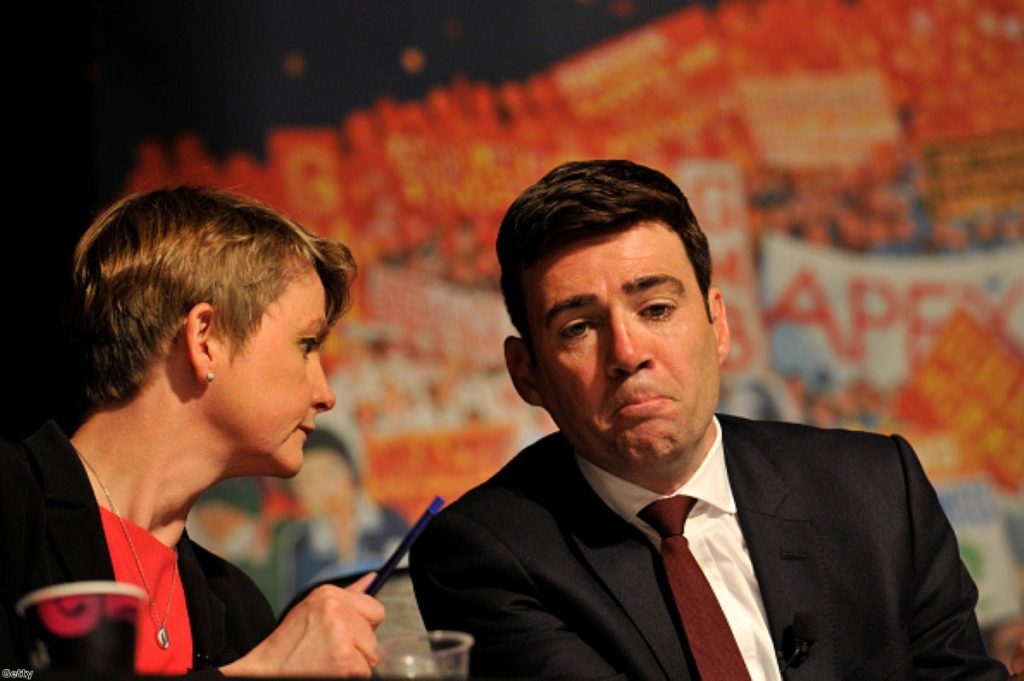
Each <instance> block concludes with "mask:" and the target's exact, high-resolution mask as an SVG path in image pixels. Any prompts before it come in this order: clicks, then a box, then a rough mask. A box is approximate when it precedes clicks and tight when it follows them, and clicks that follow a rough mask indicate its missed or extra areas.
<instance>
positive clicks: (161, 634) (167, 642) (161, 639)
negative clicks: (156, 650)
mask: <svg viewBox="0 0 1024 681" xmlns="http://www.w3.org/2000/svg"><path fill="white" fill-rule="evenodd" d="M156 642H157V643H158V644H160V647H161V648H163V649H164V650H167V649H168V648H170V647H171V638H170V636H168V635H167V629H165V628H164V627H160V628H159V629H157V630H156Z"/></svg>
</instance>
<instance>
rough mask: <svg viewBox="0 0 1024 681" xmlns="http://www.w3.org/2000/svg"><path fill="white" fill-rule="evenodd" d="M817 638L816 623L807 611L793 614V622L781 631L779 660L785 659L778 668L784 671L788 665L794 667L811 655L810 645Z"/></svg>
mask: <svg viewBox="0 0 1024 681" xmlns="http://www.w3.org/2000/svg"><path fill="white" fill-rule="evenodd" d="M817 640H818V623H817V621H816V620H815V618H814V615H812V614H811V613H809V612H803V611H801V612H798V613H796V614H795V615H793V623H792V624H790V625H789V626H788V627H786V628H785V629H784V630H783V632H782V652H781V653H779V660H780V661H782V660H785V661H786V662H785V664H783V665H782V666H781V667H780V668H779V671H780V672H784V671H786V670H787V669H789V668H790V667H792V668H794V669H796V668H797V667H799V666H800V665H802V664H803V663H804V662H806V661H807V658H808V657H810V655H811V646H813V645H814V642H815V641H817Z"/></svg>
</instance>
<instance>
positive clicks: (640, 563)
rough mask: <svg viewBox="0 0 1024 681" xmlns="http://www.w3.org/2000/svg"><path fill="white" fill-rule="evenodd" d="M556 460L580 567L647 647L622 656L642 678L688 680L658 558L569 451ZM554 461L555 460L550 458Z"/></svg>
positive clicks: (566, 513) (666, 586) (645, 540)
mask: <svg viewBox="0 0 1024 681" xmlns="http://www.w3.org/2000/svg"><path fill="white" fill-rule="evenodd" d="M562 449H563V450H564V451H563V452H562V453H561V455H559V456H558V460H559V461H560V462H561V465H562V474H563V477H564V479H565V480H566V483H567V484H566V485H565V488H564V491H565V494H564V495H563V497H562V499H563V500H564V501H568V502H569V503H566V505H565V509H564V513H565V516H564V517H566V518H568V525H567V527H568V531H569V534H570V535H571V539H572V541H573V542H574V544H575V545H576V547H577V548H578V549H579V554H580V556H581V557H582V560H583V562H585V563H587V564H588V565H589V567H590V568H591V571H592V573H593V574H594V575H595V576H596V578H597V579H598V581H599V582H601V583H602V584H603V586H604V587H605V589H606V590H607V591H608V592H609V593H610V594H611V595H612V597H613V598H615V600H616V601H617V602H618V604H619V606H620V607H621V608H622V610H623V611H624V612H625V613H626V616H627V617H628V618H629V621H630V622H631V623H632V625H633V626H634V627H635V629H636V632H638V633H639V635H640V638H642V640H643V642H644V643H646V645H647V647H648V648H649V650H650V653H651V655H653V657H654V659H655V660H657V666H655V665H652V664H650V663H649V660H650V656H648V655H638V654H636V653H635V652H632V651H625V656H627V657H629V658H630V659H632V660H633V661H634V662H635V663H636V664H637V665H640V666H644V667H646V668H645V670H644V673H643V674H642V676H643V678H657V677H659V676H661V677H663V678H667V679H678V680H681V681H688V680H689V678H690V677H689V673H688V666H687V659H686V654H685V652H684V649H683V645H682V643H681V641H682V633H681V629H680V628H679V625H678V624H677V622H676V619H677V616H676V615H675V614H674V611H672V610H670V609H669V608H668V603H671V602H672V601H671V597H670V596H667V595H666V594H668V593H669V592H668V591H667V589H668V584H667V582H666V581H665V579H664V575H663V568H662V565H661V558H660V556H659V555H658V554H657V553H656V552H655V551H654V548H653V547H652V546H651V545H650V542H648V541H647V539H646V538H644V536H643V535H642V534H641V533H640V532H639V531H637V530H636V529H634V528H633V527H631V526H630V525H629V524H627V523H626V522H625V521H623V520H622V518H620V517H619V516H618V515H617V514H616V513H615V512H614V511H612V510H611V509H610V508H608V507H607V506H606V505H605V504H604V502H602V501H601V499H600V498H599V497H598V496H597V494H595V493H594V491H593V490H592V489H591V488H590V486H589V485H588V484H587V482H586V480H585V479H584V478H583V475H582V474H581V473H580V471H579V468H578V467H577V465H576V462H575V459H574V457H573V454H572V450H571V448H570V447H569V446H568V445H567V444H565V446H564V447H563V448H562ZM552 458H554V457H552Z"/></svg>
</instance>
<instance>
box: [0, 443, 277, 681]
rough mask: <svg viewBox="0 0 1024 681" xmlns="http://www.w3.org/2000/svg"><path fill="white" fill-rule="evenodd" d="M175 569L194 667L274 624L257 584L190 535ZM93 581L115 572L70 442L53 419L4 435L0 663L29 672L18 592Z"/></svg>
mask: <svg viewBox="0 0 1024 681" xmlns="http://www.w3.org/2000/svg"><path fill="white" fill-rule="evenodd" d="M178 566H179V570H180V574H181V583H182V585H183V586H184V589H185V600H186V602H187V603H188V615H189V620H190V622H191V626H192V646H193V651H194V655H195V664H194V667H195V668H196V669H203V668H212V667H216V666H221V665H224V664H228V663H230V662H233V661H234V660H236V659H238V658H239V657H241V656H242V655H244V654H245V653H247V652H248V651H249V650H250V649H252V648H253V647H254V646H255V645H256V644H257V643H259V642H260V641H262V640H263V639H264V638H266V637H267V636H268V635H269V634H270V632H271V631H272V630H273V628H274V624H275V619H274V613H273V610H272V609H271V607H270V604H269V603H268V602H267V599H266V598H265V597H264V596H263V594H262V592H261V591H260V590H259V588H258V587H257V586H256V585H255V584H254V583H253V582H252V580H251V579H249V577H247V576H246V575H245V574H244V573H242V571H241V570H239V569H238V568H236V567H234V566H233V565H231V564H230V563H227V562H225V561H223V560H221V559H220V558H218V557H216V556H214V555H213V554H212V553H210V552H209V551H207V550H205V549H203V548H202V547H201V546H199V545H197V544H194V543H192V541H190V540H189V538H188V535H187V534H186V535H183V536H182V538H181V541H180V542H179V543H178ZM91 579H102V580H112V579H114V568H113V566H112V565H111V563H110V554H109V552H108V550H107V544H106V539H105V538H104V535H103V525H102V521H101V520H100V511H99V506H98V505H97V504H96V499H95V497H94V495H93V492H92V488H91V486H90V485H89V480H88V477H87V476H86V473H85V469H84V468H83V467H82V464H81V462H80V460H79V458H78V456H77V455H76V454H75V451H74V449H73V448H72V446H71V443H70V442H69V441H68V439H67V438H66V437H65V436H64V433H63V432H61V430H60V428H58V427H57V426H56V425H55V424H54V423H47V424H45V425H44V426H43V427H42V428H41V429H40V430H39V431H38V432H37V433H35V434H34V435H33V436H32V437H30V438H28V439H27V440H25V442H23V443H20V444H19V443H11V442H3V441H0V590H2V591H0V664H3V666H4V667H8V668H18V667H21V668H28V660H27V651H26V642H25V640H24V637H25V631H24V627H23V623H22V620H21V618H19V617H18V615H17V614H16V613H15V611H14V604H15V603H16V602H17V600H18V599H19V598H21V596H23V595H24V594H26V593H28V592H29V591H32V590H33V589H37V588H40V587H43V586H47V585H50V584H56V583H59V582H67V581H78V580H91ZM212 671H213V670H212V669H211V672H212ZM211 675H212V676H219V674H211Z"/></svg>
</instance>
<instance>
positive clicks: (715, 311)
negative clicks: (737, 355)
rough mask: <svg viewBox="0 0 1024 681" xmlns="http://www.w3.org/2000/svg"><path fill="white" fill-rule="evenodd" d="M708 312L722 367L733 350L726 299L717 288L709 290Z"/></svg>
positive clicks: (719, 362)
mask: <svg viewBox="0 0 1024 681" xmlns="http://www.w3.org/2000/svg"><path fill="white" fill-rule="evenodd" d="M708 312H709V313H710V314H711V327H712V328H713V329H714V331H715V338H716V345H717V347H718V364H719V366H721V365H722V364H723V363H724V362H725V360H726V358H728V357H729V350H730V349H732V333H731V332H730V331H729V316H728V314H726V312H725V297H724V296H723V295H722V292H721V291H720V290H719V289H718V288H717V287H715V286H712V287H711V288H710V289H708Z"/></svg>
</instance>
